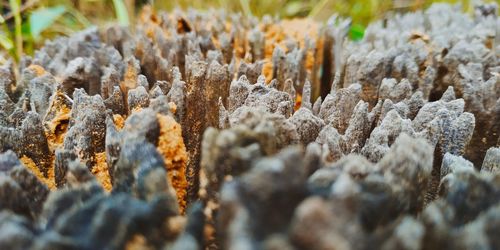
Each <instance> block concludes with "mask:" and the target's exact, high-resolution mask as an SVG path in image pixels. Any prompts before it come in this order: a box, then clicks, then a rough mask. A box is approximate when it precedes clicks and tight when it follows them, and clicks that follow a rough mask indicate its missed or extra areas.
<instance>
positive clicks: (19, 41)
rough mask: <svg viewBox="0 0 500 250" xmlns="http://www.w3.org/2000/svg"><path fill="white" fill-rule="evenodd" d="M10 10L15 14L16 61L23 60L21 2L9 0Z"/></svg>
mask: <svg viewBox="0 0 500 250" xmlns="http://www.w3.org/2000/svg"><path fill="white" fill-rule="evenodd" d="M9 4H10V8H11V9H12V13H13V14H14V23H15V40H16V45H15V47H16V60H18V61H19V60H21V57H22V55H23V34H22V30H21V12H20V10H19V0H9Z"/></svg>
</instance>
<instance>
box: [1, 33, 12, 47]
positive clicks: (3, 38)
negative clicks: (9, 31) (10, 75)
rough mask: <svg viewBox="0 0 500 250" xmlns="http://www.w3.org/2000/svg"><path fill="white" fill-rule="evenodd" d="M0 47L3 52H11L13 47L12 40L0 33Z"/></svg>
mask: <svg viewBox="0 0 500 250" xmlns="http://www.w3.org/2000/svg"><path fill="white" fill-rule="evenodd" d="M0 45H2V47H3V48H4V49H5V50H11V49H12V48H13V47H14V44H13V43H12V40H10V38H9V37H8V36H6V35H5V34H3V33H0Z"/></svg>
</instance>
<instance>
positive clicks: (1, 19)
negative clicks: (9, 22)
mask: <svg viewBox="0 0 500 250" xmlns="http://www.w3.org/2000/svg"><path fill="white" fill-rule="evenodd" d="M2 23H5V19H3V16H2V15H0V24H2Z"/></svg>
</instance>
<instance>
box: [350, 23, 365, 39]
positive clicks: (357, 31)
mask: <svg viewBox="0 0 500 250" xmlns="http://www.w3.org/2000/svg"><path fill="white" fill-rule="evenodd" d="M364 35H365V26H363V25H361V24H353V25H352V26H351V29H350V30H349V36H350V37H351V39H352V40H354V41H359V40H361V39H363V36H364Z"/></svg>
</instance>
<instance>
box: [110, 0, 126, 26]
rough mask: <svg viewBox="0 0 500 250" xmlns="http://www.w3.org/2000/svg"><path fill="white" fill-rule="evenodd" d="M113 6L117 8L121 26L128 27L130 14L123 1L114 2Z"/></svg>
mask: <svg viewBox="0 0 500 250" xmlns="http://www.w3.org/2000/svg"><path fill="white" fill-rule="evenodd" d="M113 5H114V6H115V12H116V17H117V18H118V22H119V23H120V24H121V25H124V26H128V25H129V20H128V12H127V7H125V4H124V3H123V1H122V0H113Z"/></svg>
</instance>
